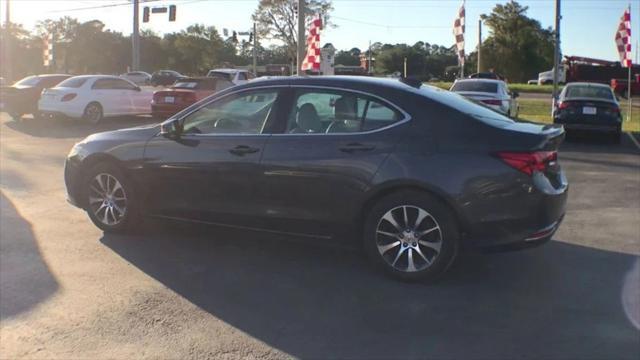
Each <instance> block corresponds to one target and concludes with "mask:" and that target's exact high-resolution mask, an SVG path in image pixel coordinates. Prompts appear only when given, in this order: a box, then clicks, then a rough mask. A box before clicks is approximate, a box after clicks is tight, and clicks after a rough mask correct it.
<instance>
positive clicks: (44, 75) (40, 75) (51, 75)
mask: <svg viewBox="0 0 640 360" xmlns="http://www.w3.org/2000/svg"><path fill="white" fill-rule="evenodd" d="M35 76H37V77H61V76H66V77H71V75H69V74H39V75H35Z"/></svg>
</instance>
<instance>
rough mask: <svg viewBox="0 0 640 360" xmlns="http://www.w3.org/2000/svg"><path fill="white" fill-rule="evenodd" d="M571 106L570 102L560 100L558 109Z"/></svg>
mask: <svg viewBox="0 0 640 360" xmlns="http://www.w3.org/2000/svg"><path fill="white" fill-rule="evenodd" d="M568 107H569V103H568V102H559V103H558V109H561V110H562V109H566V108H568Z"/></svg>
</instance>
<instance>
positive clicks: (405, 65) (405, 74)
mask: <svg viewBox="0 0 640 360" xmlns="http://www.w3.org/2000/svg"><path fill="white" fill-rule="evenodd" d="M404 77H405V78H406V77H407V58H404Z"/></svg>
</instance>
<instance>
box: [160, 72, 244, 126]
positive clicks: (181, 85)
mask: <svg viewBox="0 0 640 360" xmlns="http://www.w3.org/2000/svg"><path fill="white" fill-rule="evenodd" d="M231 86H233V83H232V82H231V81H229V80H225V79H223V78H218V77H215V78H211V77H203V78H184V79H180V80H178V81H177V82H176V83H175V84H173V85H171V87H170V88H168V89H164V90H158V91H156V92H154V93H153V100H151V114H152V115H153V116H154V117H158V118H167V117H169V116H171V115H173V114H175V113H177V112H178V111H180V110H182V109H184V108H186V107H187V106H189V105H191V104H193V103H195V102H196V101H200V100H202V99H204V98H206V97H207V96H209V95H211V94H213V93H216V92H218V91H220V90H224V89H226V88H228V87H231Z"/></svg>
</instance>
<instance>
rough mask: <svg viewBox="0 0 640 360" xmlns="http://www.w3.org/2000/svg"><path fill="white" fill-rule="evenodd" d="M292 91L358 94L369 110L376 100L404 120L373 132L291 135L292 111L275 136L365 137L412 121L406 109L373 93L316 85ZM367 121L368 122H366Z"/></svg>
mask: <svg viewBox="0 0 640 360" xmlns="http://www.w3.org/2000/svg"><path fill="white" fill-rule="evenodd" d="M289 87H290V88H291V89H292V90H294V92H295V93H297V91H295V90H298V89H302V90H304V89H307V90H309V89H318V90H327V91H339V92H350V93H353V94H358V95H360V96H363V97H364V98H365V99H367V109H368V107H369V104H370V103H371V100H372V99H373V100H375V101H376V102H378V103H380V104H382V105H384V106H387V107H388V108H390V109H392V110H394V111H396V112H397V113H399V114H400V115H402V118H401V119H399V120H398V121H396V122H394V123H392V124H389V125H387V126H383V127H380V128H377V129H373V130H367V131H357V132H344V133H298V134H296V133H289V132H286V125H287V124H286V122H287V120H288V117H289V116H290V115H291V114H290V110H287V111H286V118H285V119H284V122H285V127H284V129H280V131H281V132H274V133H272V135H273V136H352V135H363V134H371V133H376V132H380V131H385V130H387V129H391V128H394V127H396V126H400V125H402V124H405V123H407V122H409V121H411V119H412V118H411V115H409V113H408V112H406V111H404V109H402V108H401V107H399V106H398V105H396V104H394V103H393V102H391V101H389V100H387V99H384V98H382V97H380V96H378V95H375V94H372V93H368V92H365V91H360V90H355V89H345V88H337V87H332V86H314V85H290V86H289ZM295 93H294V94H292V95H291V99H290V105H291V106H290V107H289V109H292V108H293V106H292V105H293V104H294V102H295V100H296V99H295ZM367 109H365V113H364V114H363V116H366V112H367V111H366V110H367ZM363 120H365V118H363ZM365 121H366V120H365ZM365 121H361V125H360V126H364V123H365Z"/></svg>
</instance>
